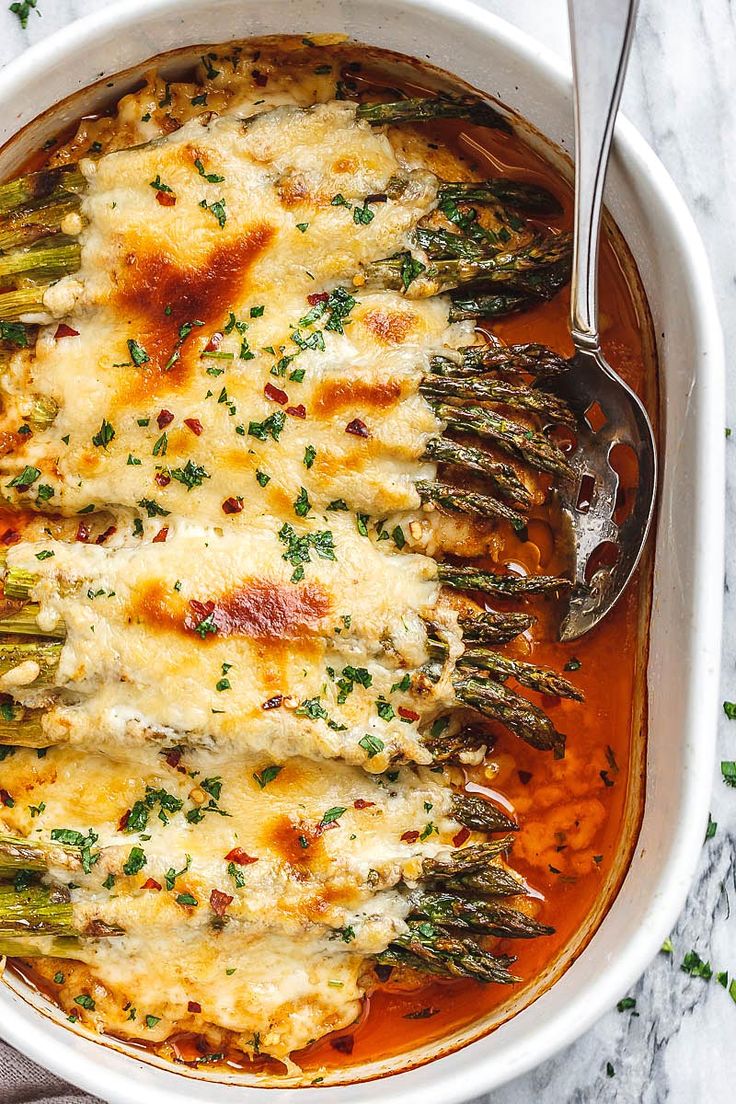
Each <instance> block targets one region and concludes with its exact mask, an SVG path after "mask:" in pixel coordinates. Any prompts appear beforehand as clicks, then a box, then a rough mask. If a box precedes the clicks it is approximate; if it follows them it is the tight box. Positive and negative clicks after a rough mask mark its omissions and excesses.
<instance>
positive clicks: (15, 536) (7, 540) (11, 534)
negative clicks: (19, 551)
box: [0, 529, 20, 548]
mask: <svg viewBox="0 0 736 1104" xmlns="http://www.w3.org/2000/svg"><path fill="white" fill-rule="evenodd" d="M19 540H20V533H19V532H18V530H17V529H6V530H5V532H4V533H3V535H2V536H1V537H0V544H4V545H5V547H6V548H7V546H8V545H9V544H17V543H18V541H19Z"/></svg>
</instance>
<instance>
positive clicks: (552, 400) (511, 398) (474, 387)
mask: <svg viewBox="0 0 736 1104" xmlns="http://www.w3.org/2000/svg"><path fill="white" fill-rule="evenodd" d="M419 390H420V391H421V393H422V394H423V395H426V396H427V397H428V398H429V399H431V400H433V401H438V400H442V399H448V398H449V399H470V400H471V402H492V403H501V404H502V405H503V406H508V407H511V409H513V410H526V411H529V412H530V413H532V414H536V415H538V416H539V417H540V418H542V419H544V421H545V422H557V423H560V424H562V425H575V415H574V414H573V413H572V411H571V410H570V407H569V406H568V405H567V403H566V402H564V400H562V399H559V398H558V397H557V396H556V395H552V394H550V393H549V392H548V391H537V390H535V389H534V388H531V387H514V385H513V384H510V383H506V382H505V381H503V380H498V379H491V380H489V379H477V378H476V379H453V378H452V377H444V378H443V377H436V376H429V377H428V378H427V379H426V380H424V381H423V382H422V383H421V384H420V387H419Z"/></svg>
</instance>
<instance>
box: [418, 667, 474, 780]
mask: <svg viewBox="0 0 736 1104" xmlns="http://www.w3.org/2000/svg"><path fill="white" fill-rule="evenodd" d="M441 673H442V670H441V667H440V674H441ZM437 681H439V679H438V680H437ZM490 742H491V738H490V736H489V734H488V733H487V732H485V731H484V730H483V729H481V728H480V727H478V726H476V725H465V727H464V728H461V729H460V731H459V732H455V733H451V734H448V733H447V732H442V733H440V734H439V735H437V736H433V735H432V730H431V729H430V731H429V732H426V733H424V734H423V735H422V743H423V744H424V746H425V747H426V749H427V751H429V752H430V753H431V755H432V758H433V759H434V761H435V763H457V762H462V761H463V757H464V756H465V755H466V754H467V753H468V752H477V751H478V750H480V748H487V747H488V745H489V743H490Z"/></svg>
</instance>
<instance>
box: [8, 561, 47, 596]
mask: <svg viewBox="0 0 736 1104" xmlns="http://www.w3.org/2000/svg"><path fill="white" fill-rule="evenodd" d="M37 582H38V575H35V574H34V573H33V572H32V571H26V570H25V569H24V568H22V567H8V568H6V571H5V578H4V580H3V591H4V593H5V597H6V598H18V599H20V600H21V601H23V600H24V599H26V598H28V597H29V596H30V593H31V591H32V590H33V588H34V586H35V585H36V583H37Z"/></svg>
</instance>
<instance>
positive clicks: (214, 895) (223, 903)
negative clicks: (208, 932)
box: [210, 889, 233, 916]
mask: <svg viewBox="0 0 736 1104" xmlns="http://www.w3.org/2000/svg"><path fill="white" fill-rule="evenodd" d="M232 903H233V898H232V897H231V896H230V894H229V893H222V892H221V890H219V889H213V890H212V892H211V893H210V908H211V909H212V911H213V912H214V914H215V916H224V915H225V913H226V911H227V908H228V905H231V904H232Z"/></svg>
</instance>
